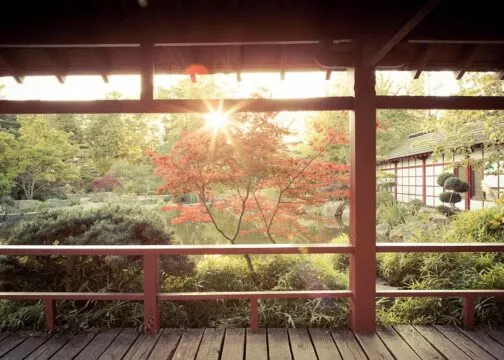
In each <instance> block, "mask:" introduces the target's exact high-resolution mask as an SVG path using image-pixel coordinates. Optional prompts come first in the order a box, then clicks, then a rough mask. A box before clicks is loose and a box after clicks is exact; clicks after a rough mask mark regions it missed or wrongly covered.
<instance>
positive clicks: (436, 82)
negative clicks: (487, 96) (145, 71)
mask: <svg viewBox="0 0 504 360" xmlns="http://www.w3.org/2000/svg"><path fill="white" fill-rule="evenodd" d="M383 73H384V74H385V75H386V76H390V77H391V79H392V80H393V81H394V83H397V84H400V83H402V82H408V81H422V80H412V74H411V73H410V72H404V71H403V72H399V71H395V72H383ZM426 74H427V75H426V76H425V81H424V84H425V85H424V86H425V88H426V94H429V95H450V94H452V93H454V92H455V91H456V90H457V81H456V80H455V77H454V75H453V73H452V72H437V73H426ZM219 76H220V78H221V79H222V80H223V81H224V82H225V83H226V84H229V86H230V87H231V88H233V89H236V95H235V96H234V97H236V98H239V97H242V98H245V97H247V96H248V94H250V93H251V92H253V91H254V90H255V89H258V88H260V87H265V88H267V89H269V90H270V91H271V92H272V96H273V97H275V98H305V97H319V96H326V95H341V94H338V93H334V91H337V88H338V86H336V85H337V83H338V82H340V84H341V85H340V86H339V88H340V89H344V88H345V86H346V85H345V76H346V74H345V73H343V72H333V73H332V77H331V80H329V81H327V80H325V73H324V72H304V73H303V72H297V73H295V72H292V73H287V74H286V76H285V80H281V79H280V74H279V73H244V74H242V81H241V82H237V81H236V76H235V75H234V74H230V75H219ZM185 77H187V75H159V76H156V77H155V85H156V86H162V87H170V86H171V85H173V84H174V83H176V82H177V81H179V80H181V79H184V78H185ZM0 85H4V88H3V89H1V90H0V97H2V98H4V99H6V100H97V99H104V98H105V96H106V94H108V93H110V92H112V91H118V92H120V93H122V94H123V95H124V97H125V98H128V99H134V98H139V95H140V76H138V75H115V76H110V77H109V83H108V84H106V83H105V82H103V80H102V78H101V77H100V76H68V77H67V78H66V81H65V83H64V84H60V83H59V82H58V81H57V79H56V77H54V76H29V77H26V78H25V81H24V83H23V84H17V83H16V82H15V81H14V79H13V78H11V77H0ZM331 90H332V91H331Z"/></svg>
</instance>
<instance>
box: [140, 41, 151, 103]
mask: <svg viewBox="0 0 504 360" xmlns="http://www.w3.org/2000/svg"><path fill="white" fill-rule="evenodd" d="M140 59H141V69H140V71H141V78H142V87H141V92H140V100H142V101H147V102H149V101H152V100H153V99H154V45H153V44H152V43H148V42H147V43H143V44H142V45H141V46H140Z"/></svg>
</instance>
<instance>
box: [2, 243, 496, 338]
mask: <svg viewBox="0 0 504 360" xmlns="http://www.w3.org/2000/svg"><path fill="white" fill-rule="evenodd" d="M369 251H370V252H373V253H376V252H382V253H383V252H504V244H495V243H492V244H482V243H466V244H447V243H379V244H377V245H376V248H375V249H369ZM328 253H340V254H341V253H342V254H353V255H354V257H355V254H354V246H353V245H350V244H309V245H290V244H289V245H182V246H179V245H147V246H142V245H132V246H51V245H49V246H42V245H34V246H30V245H3V246H0V255H14V256H44V255H69V256H72V255H74V256H86V255H89V256H93V255H118V256H121V255H122V256H126V255H137V256H142V257H143V264H144V291H143V292H142V293H97V292H79V293H66V292H0V299H11V300H42V301H43V302H44V309H45V317H46V327H47V329H49V330H52V329H53V328H54V318H55V315H56V313H55V301H56V300H104V301H107V300H109V301H110V300H136V301H143V303H144V328H145V331H146V332H157V331H158V330H159V328H160V313H159V302H160V301H193V300H217V299H248V300H249V301H250V327H251V329H252V330H253V331H255V330H257V329H258V327H259V307H258V301H259V300H261V299H308V298H310V299H313V298H352V299H353V300H355V296H356V294H355V292H354V291H353V289H349V290H310V291H247V292H190V293H161V292H160V284H159V271H158V260H159V256H167V255H243V254H251V255H258V254H278V255H280V254H328ZM358 261H359V259H358V258H357V259H354V262H358ZM373 286H374V284H373ZM373 293H374V289H370V292H369V294H373ZM360 296H363V295H360ZM376 297H459V298H463V299H464V305H463V321H464V326H465V327H466V328H472V327H473V326H474V299H475V298H477V297H504V290H500V289H495V290H392V291H389V290H386V291H381V290H380V291H376Z"/></svg>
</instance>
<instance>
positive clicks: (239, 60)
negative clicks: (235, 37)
mask: <svg viewBox="0 0 504 360" xmlns="http://www.w3.org/2000/svg"><path fill="white" fill-rule="evenodd" d="M233 50H234V51H233V52H234V56H233V58H234V63H235V68H236V81H241V72H242V67H243V56H242V47H241V46H240V45H238V46H233Z"/></svg>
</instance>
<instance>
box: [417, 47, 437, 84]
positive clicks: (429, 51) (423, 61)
mask: <svg viewBox="0 0 504 360" xmlns="http://www.w3.org/2000/svg"><path fill="white" fill-rule="evenodd" d="M435 49H436V46H435V45H427V46H426V47H425V49H424V51H423V54H422V55H421V56H420V60H419V61H418V64H417V66H416V68H417V70H416V71H415V75H414V76H413V79H415V80H416V79H418V78H419V77H420V75H421V74H422V71H423V69H424V68H425V66H426V65H427V63H428V62H429V60H430V58H431V56H432V55H433V53H434V51H435Z"/></svg>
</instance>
